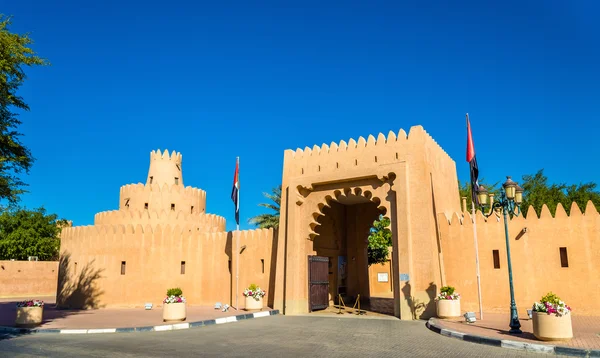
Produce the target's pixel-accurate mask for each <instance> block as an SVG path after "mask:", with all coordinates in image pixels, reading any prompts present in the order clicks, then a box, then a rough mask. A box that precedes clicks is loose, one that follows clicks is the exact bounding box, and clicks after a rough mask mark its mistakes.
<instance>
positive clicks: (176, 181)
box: [175, 177, 179, 185]
mask: <svg viewBox="0 0 600 358" xmlns="http://www.w3.org/2000/svg"><path fill="white" fill-rule="evenodd" d="M175 184H176V185H178V184H179V178H178V177H175Z"/></svg>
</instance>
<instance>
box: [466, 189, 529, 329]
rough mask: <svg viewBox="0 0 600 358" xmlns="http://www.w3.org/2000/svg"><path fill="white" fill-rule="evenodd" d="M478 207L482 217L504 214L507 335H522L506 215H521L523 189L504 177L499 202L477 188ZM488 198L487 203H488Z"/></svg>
mask: <svg viewBox="0 0 600 358" xmlns="http://www.w3.org/2000/svg"><path fill="white" fill-rule="evenodd" d="M477 198H478V199H479V205H480V206H481V208H482V212H483V215H485V217H486V218H487V217H490V216H491V215H492V214H493V213H494V211H495V212H496V213H498V214H500V212H503V213H504V236H505V238H506V257H507V259H508V282H509V284H510V331H509V333H523V332H522V331H521V323H520V322H519V315H518V313H517V304H516V303H515V290H514V288H513V277H512V262H511V259H510V239H509V238H508V214H511V215H515V216H519V214H520V213H521V211H520V205H521V203H522V202H523V188H521V187H520V186H519V185H518V184H517V183H516V182H514V181H512V180H511V179H510V177H506V182H504V184H502V189H501V190H500V201H494V195H493V194H489V193H488V191H487V189H486V188H485V187H483V186H479V190H478V191H477ZM488 198H489V201H488ZM486 206H489V211H488V212H487V213H485V207H486Z"/></svg>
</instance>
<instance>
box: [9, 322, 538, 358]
mask: <svg viewBox="0 0 600 358" xmlns="http://www.w3.org/2000/svg"><path fill="white" fill-rule="evenodd" d="M0 356H1V357H41V356H43V357H138V356H139V357H167V356H172V357H189V356H200V357H248V356H255V357H260V358H265V357H277V358H282V357H377V358H380V357H436V358H439V357H444V358H446V357H488V356H489V357H492V356H493V357H522V356H529V357H531V356H540V355H539V354H538V353H526V352H523V351H516V350H511V349H506V348H496V347H491V346H485V345H480V344H474V343H468V342H463V341H460V340H457V339H453V338H447V337H443V336H441V335H439V334H436V333H434V332H431V331H429V330H428V329H427V328H426V327H425V323H424V322H401V321H394V320H369V319H348V318H342V319H338V318H325V317H290V316H271V317H265V318H256V319H251V320H247V321H240V322H235V323H227V324H223V325H214V326H207V327H200V328H192V329H186V330H180V331H167V332H135V333H107V334H86V335H65V334H62V335H61V334H41V333H40V334H32V335H23V336H18V337H10V336H4V337H1V338H0Z"/></svg>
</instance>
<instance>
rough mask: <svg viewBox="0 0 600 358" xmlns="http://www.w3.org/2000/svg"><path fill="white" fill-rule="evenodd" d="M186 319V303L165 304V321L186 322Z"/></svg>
mask: <svg viewBox="0 0 600 358" xmlns="http://www.w3.org/2000/svg"><path fill="white" fill-rule="evenodd" d="M185 317H186V313H185V302H179V303H164V304H163V321H185Z"/></svg>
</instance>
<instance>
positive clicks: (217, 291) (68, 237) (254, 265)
mask: <svg viewBox="0 0 600 358" xmlns="http://www.w3.org/2000/svg"><path fill="white" fill-rule="evenodd" d="M235 235H236V234H235V232H219V233H201V232H198V231H193V230H191V231H190V230H188V229H187V228H186V227H180V226H178V225H177V226H174V227H173V226H171V225H161V224H158V225H152V226H151V225H146V226H144V227H143V226H141V225H136V226H133V225H126V226H124V225H116V226H87V227H86V226H84V227H74V228H68V229H65V230H63V233H62V240H61V243H62V246H61V252H62V257H61V275H62V276H63V277H64V282H62V283H61V284H60V285H59V286H60V287H59V292H61V293H60V294H59V297H61V298H59V299H58V301H59V303H60V304H61V305H63V306H71V307H85V308H96V307H140V306H143V305H144V304H145V303H147V302H152V303H153V304H154V305H158V306H160V305H162V300H163V298H164V296H165V292H166V290H167V289H168V288H172V287H180V288H181V289H182V290H183V292H184V296H185V297H186V299H187V301H188V302H189V304H192V305H213V304H214V303H215V302H222V303H230V304H231V303H233V300H234V299H235V287H236V282H235V265H236V256H235V255H232V244H233V247H234V248H235V244H236V242H235V241H234V240H235ZM239 235H240V247H242V246H244V245H246V249H245V250H244V251H243V252H242V253H241V254H240V278H239V289H240V303H241V305H240V306H242V307H243V299H242V298H243V297H242V296H241V293H242V291H243V289H244V287H246V286H247V285H249V284H250V283H256V284H258V285H260V286H261V287H262V288H263V289H265V290H267V295H269V294H270V289H269V287H270V284H272V283H271V282H270V280H269V278H270V272H271V247H272V244H273V230H266V229H260V230H250V231H241V232H239ZM230 260H231V261H232V262H231V263H230ZM79 283H82V284H79ZM83 286H86V287H83ZM266 299H267V300H268V299H269V297H266Z"/></svg>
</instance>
